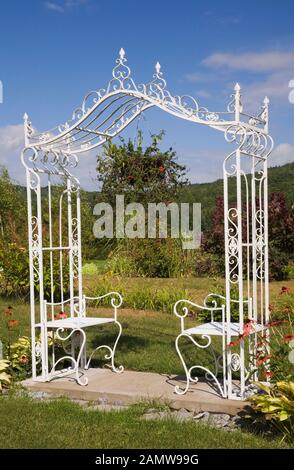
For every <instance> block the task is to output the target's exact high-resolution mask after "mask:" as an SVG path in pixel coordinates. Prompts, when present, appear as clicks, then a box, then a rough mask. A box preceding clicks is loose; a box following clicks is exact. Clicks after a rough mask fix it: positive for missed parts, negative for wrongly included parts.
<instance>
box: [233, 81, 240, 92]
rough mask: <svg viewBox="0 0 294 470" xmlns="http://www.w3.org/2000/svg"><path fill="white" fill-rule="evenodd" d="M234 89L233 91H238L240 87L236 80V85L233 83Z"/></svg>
mask: <svg viewBox="0 0 294 470" xmlns="http://www.w3.org/2000/svg"><path fill="white" fill-rule="evenodd" d="M234 90H235V91H240V90H241V87H240V85H239V83H238V82H237V83H236V85H235V87H234Z"/></svg>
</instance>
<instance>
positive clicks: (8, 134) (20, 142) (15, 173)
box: [0, 124, 24, 183]
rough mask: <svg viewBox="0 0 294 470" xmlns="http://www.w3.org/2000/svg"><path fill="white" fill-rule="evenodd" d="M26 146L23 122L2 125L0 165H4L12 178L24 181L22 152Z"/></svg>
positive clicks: (0, 130) (0, 128) (0, 131)
mask: <svg viewBox="0 0 294 470" xmlns="http://www.w3.org/2000/svg"><path fill="white" fill-rule="evenodd" d="M23 147H24V130H23V125H22V124H16V125H10V126H4V127H0V165H4V166H5V167H6V168H7V169H8V171H9V173H10V175H11V176H12V178H14V179H16V180H18V181H21V182H22V183H23V182H24V169H23V166H22V164H21V160H20V152H21V149H22V148H23Z"/></svg>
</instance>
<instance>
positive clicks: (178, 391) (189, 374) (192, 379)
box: [175, 333, 224, 397]
mask: <svg viewBox="0 0 294 470" xmlns="http://www.w3.org/2000/svg"><path fill="white" fill-rule="evenodd" d="M200 336H201V338H202V339H204V340H206V343H204V344H201V343H199V342H198V341H196V340H195V338H193V337H192V336H191V335H188V334H187V333H181V334H180V335H178V337H177V338H176V342H175V345H176V351H177V353H178V356H179V358H180V360H181V363H182V365H183V368H184V371H185V374H186V386H185V387H184V388H181V387H180V386H179V385H176V386H175V393H176V394H177V395H184V394H185V393H187V391H188V389H189V385H190V382H194V383H197V382H198V380H199V379H198V377H192V371H193V370H195V369H200V370H203V371H204V372H205V375H209V376H210V377H212V380H213V381H214V382H215V383H216V385H217V387H218V389H219V391H220V393H221V396H222V397H224V390H223V388H222V386H221V384H220V382H219V381H218V379H217V377H216V376H215V374H213V372H211V371H210V370H209V369H207V368H206V367H203V366H200V365H195V366H192V367H190V368H189V369H188V367H187V365H186V362H185V359H184V357H183V355H182V353H181V350H180V347H179V340H180V339H181V338H183V337H185V338H188V339H189V340H190V341H192V343H193V344H194V345H195V346H196V347H198V348H201V349H205V348H208V347H210V345H211V336H208V335H200Z"/></svg>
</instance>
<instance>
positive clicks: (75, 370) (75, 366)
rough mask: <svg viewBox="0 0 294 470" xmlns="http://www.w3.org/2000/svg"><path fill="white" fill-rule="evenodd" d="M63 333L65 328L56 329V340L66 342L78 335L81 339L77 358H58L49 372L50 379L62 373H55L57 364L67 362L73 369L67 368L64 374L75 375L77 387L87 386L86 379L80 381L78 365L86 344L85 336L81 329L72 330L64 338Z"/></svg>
mask: <svg viewBox="0 0 294 470" xmlns="http://www.w3.org/2000/svg"><path fill="white" fill-rule="evenodd" d="M65 331H66V328H64V327H61V328H57V330H56V338H57V339H58V340H60V341H68V340H69V339H70V338H71V337H72V336H73V335H74V334H76V333H79V334H80V335H81V337H82V341H81V342H80V350H79V353H78V356H77V358H76V359H75V358H74V357H72V356H69V355H68V356H63V357H61V358H59V359H58V360H57V361H56V362H55V363H54V364H53V366H52V369H51V372H50V377H52V378H53V377H54V376H55V375H56V376H58V374H59V373H62V371H61V372H58V371H56V366H57V365H58V364H60V363H61V362H62V361H65V360H68V361H70V362H71V363H72V365H73V367H72V369H71V368H69V369H68V370H67V371H66V373H68V374H71V373H75V376H76V381H77V383H78V384H79V385H82V386H85V385H88V382H89V381H88V378H87V377H84V379H83V380H81V378H80V374H79V364H80V360H81V357H82V353H83V350H84V347H85V344H86V334H85V332H84V330H82V329H81V328H73V329H71V331H70V332H69V333H66V334H65V336H64V335H63V333H64V332H65Z"/></svg>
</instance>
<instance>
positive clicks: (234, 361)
mask: <svg viewBox="0 0 294 470" xmlns="http://www.w3.org/2000/svg"><path fill="white" fill-rule="evenodd" d="M240 368H241V359H240V355H239V354H237V353H233V354H232V355H231V369H232V370H233V371H234V372H237V371H238V370H240Z"/></svg>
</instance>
